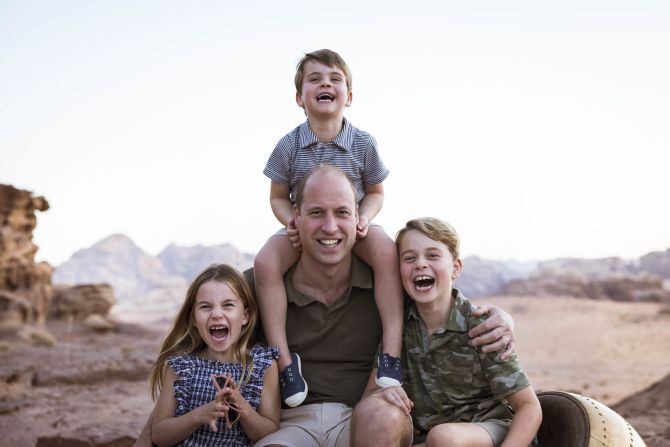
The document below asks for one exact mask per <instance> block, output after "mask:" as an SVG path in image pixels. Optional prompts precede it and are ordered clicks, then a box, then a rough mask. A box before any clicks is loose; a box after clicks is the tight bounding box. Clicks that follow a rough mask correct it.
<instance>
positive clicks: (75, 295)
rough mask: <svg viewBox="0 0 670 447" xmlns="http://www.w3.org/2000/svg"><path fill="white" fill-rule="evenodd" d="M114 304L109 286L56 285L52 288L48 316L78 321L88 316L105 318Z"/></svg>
mask: <svg viewBox="0 0 670 447" xmlns="http://www.w3.org/2000/svg"><path fill="white" fill-rule="evenodd" d="M115 303H116V299H115V298H114V291H113V289H112V286H110V285H109V284H78V285H76V286H62V285H57V286H55V287H54V296H53V300H52V302H51V306H50V308H49V316H50V317H53V318H64V317H70V316H71V317H74V318H76V319H80V320H84V319H86V317H88V316H90V315H101V316H105V315H107V314H108V313H109V310H110V309H111V308H112V306H113V305H114V304H115Z"/></svg>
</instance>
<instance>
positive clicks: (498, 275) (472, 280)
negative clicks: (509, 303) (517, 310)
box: [455, 256, 536, 298]
mask: <svg viewBox="0 0 670 447" xmlns="http://www.w3.org/2000/svg"><path fill="white" fill-rule="evenodd" d="M535 265H536V263H535V262H518V261H496V260H491V259H483V258H480V257H479V256H468V257H467V258H465V259H463V269H462V270H461V274H460V276H459V277H458V279H457V280H456V283H455V286H456V287H458V288H459V289H460V291H461V292H463V294H464V295H465V296H467V297H468V298H480V297H485V296H489V295H494V294H496V293H498V291H499V290H500V288H501V287H502V286H503V284H505V283H507V282H508V281H511V280H514V279H518V278H525V277H527V276H528V273H529V272H530V271H531V270H533V269H534V268H535Z"/></svg>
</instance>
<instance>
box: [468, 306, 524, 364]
mask: <svg viewBox="0 0 670 447" xmlns="http://www.w3.org/2000/svg"><path fill="white" fill-rule="evenodd" d="M472 314H473V315H475V316H477V317H479V316H482V315H485V314H487V315H488V318H487V319H486V320H485V321H484V322H482V323H481V324H479V325H477V326H475V327H474V328H472V329H470V332H468V335H469V336H470V345H471V346H474V347H477V346H481V347H482V352H495V351H503V352H502V354H500V360H507V359H508V358H509V357H510V356H511V355H512V354H513V353H514V320H513V319H512V316H511V315H510V314H508V313H507V312H505V311H504V310H502V309H500V308H498V307H495V306H492V305H490V304H483V305H481V306H479V307H477V308H476V309H474V310H473V311H472Z"/></svg>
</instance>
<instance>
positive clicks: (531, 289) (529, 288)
mask: <svg viewBox="0 0 670 447" xmlns="http://www.w3.org/2000/svg"><path fill="white" fill-rule="evenodd" d="M499 293H500V294H501V295H515V296H519V295H522V296H523V295H529V296H571V297H575V298H590V299H609V300H614V301H633V302H665V303H670V290H667V289H665V288H664V282H663V280H662V279H661V278H658V277H655V276H651V275H636V276H633V275H617V276H610V277H606V278H600V279H589V278H587V277H586V276H585V275H579V274H577V273H574V272H547V271H544V272H542V273H536V274H533V275H532V276H530V277H529V278H526V279H516V280H513V281H510V282H508V283H506V284H505V285H503V286H502V287H501V289H500V292H499Z"/></svg>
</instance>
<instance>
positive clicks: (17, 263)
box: [0, 185, 53, 325]
mask: <svg viewBox="0 0 670 447" xmlns="http://www.w3.org/2000/svg"><path fill="white" fill-rule="evenodd" d="M48 209H49V203H48V202H47V201H46V199H45V198H44V197H41V196H40V197H34V196H33V195H32V193H31V192H30V191H24V190H21V189H16V188H14V187H13V186H9V185H0V325H7V324H9V325H16V324H26V323H31V324H38V325H44V323H45V322H46V317H47V308H48V305H49V300H50V299H51V295H52V288H51V273H52V272H53V268H52V267H51V266H50V265H49V264H47V263H46V262H41V263H39V264H36V263H35V253H36V252H37V246H36V245H35V244H33V241H32V240H33V230H34V229H35V226H36V224H37V218H36V216H35V212H36V211H46V210H48Z"/></svg>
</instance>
